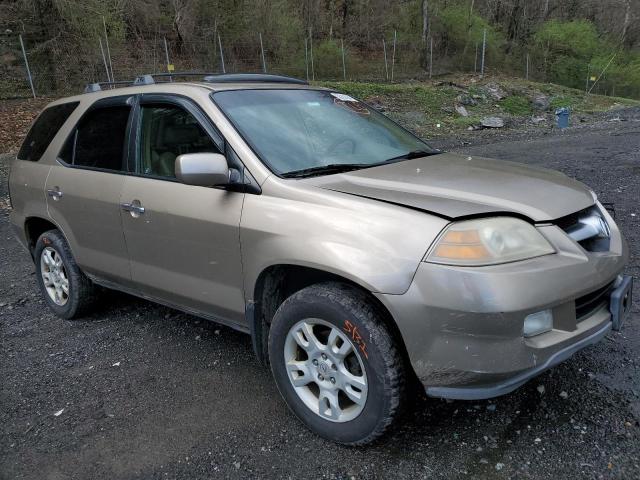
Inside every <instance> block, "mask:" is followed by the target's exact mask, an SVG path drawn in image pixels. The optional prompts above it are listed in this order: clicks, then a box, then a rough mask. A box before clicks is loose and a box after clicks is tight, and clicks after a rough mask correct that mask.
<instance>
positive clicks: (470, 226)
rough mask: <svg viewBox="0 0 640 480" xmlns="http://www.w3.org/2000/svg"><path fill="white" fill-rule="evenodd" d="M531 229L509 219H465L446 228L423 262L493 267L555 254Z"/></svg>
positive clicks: (522, 221)
mask: <svg viewBox="0 0 640 480" xmlns="http://www.w3.org/2000/svg"><path fill="white" fill-rule="evenodd" d="M554 252H555V250H554V249H553V247H552V246H551V245H550V244H549V242H548V241H547V240H546V239H545V238H544V237H543V236H542V235H541V234H540V232H538V231H537V230H536V228H535V227H534V226H532V225H531V224H529V223H527V222H525V221H524V220H519V219H517V218H512V217H494V218H483V219H478V220H465V221H461V222H455V223H452V224H451V225H449V226H448V227H447V228H446V229H445V231H444V233H443V234H442V235H441V236H440V238H439V239H438V240H437V241H436V243H435V245H434V246H433V248H431V250H430V251H429V253H428V255H427V258H426V261H427V262H433V263H442V264H445V265H467V266H478V265H495V264H498V263H507V262H514V261H516V260H525V259H527V258H533V257H539V256H541V255H548V254H550V253H554Z"/></svg>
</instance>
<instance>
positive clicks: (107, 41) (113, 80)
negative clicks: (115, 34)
mask: <svg viewBox="0 0 640 480" xmlns="http://www.w3.org/2000/svg"><path fill="white" fill-rule="evenodd" d="M102 28H104V42H105V45H106V47H107V57H108V58H109V69H110V70H111V81H112V82H115V81H116V79H115V77H114V76H113V63H111V50H110V49H109V37H108V36H107V22H106V21H105V19H104V15H103V16H102Z"/></svg>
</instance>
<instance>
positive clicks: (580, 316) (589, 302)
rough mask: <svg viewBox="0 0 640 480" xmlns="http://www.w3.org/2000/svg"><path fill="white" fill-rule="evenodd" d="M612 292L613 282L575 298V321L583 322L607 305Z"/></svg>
mask: <svg viewBox="0 0 640 480" xmlns="http://www.w3.org/2000/svg"><path fill="white" fill-rule="evenodd" d="M612 290H613V282H611V283H609V284H607V285H605V286H604V287H601V288H599V289H597V290H594V291H593V292H590V293H587V294H586V295H583V296H582V297H580V298H576V320H577V321H578V322H579V321H580V320H584V319H585V318H587V317H588V316H590V315H591V314H592V313H593V312H595V311H596V310H599V309H600V308H602V307H603V306H605V305H608V304H609V297H610V296H611V291H612Z"/></svg>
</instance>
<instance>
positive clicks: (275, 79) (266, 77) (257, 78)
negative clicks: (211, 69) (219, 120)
mask: <svg viewBox="0 0 640 480" xmlns="http://www.w3.org/2000/svg"><path fill="white" fill-rule="evenodd" d="M204 81H205V82H211V83H243V82H269V83H294V84H298V85H309V82H307V81H306V80H301V79H299V78H294V77H287V76H285V75H273V74H270V73H221V74H213V75H207V76H206V77H204Z"/></svg>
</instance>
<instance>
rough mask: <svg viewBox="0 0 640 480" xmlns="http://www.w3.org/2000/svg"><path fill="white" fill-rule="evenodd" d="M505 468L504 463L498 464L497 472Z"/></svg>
mask: <svg viewBox="0 0 640 480" xmlns="http://www.w3.org/2000/svg"><path fill="white" fill-rule="evenodd" d="M503 468H504V463H499V462H498V463H496V470H498V471H500V470H502V469H503Z"/></svg>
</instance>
